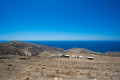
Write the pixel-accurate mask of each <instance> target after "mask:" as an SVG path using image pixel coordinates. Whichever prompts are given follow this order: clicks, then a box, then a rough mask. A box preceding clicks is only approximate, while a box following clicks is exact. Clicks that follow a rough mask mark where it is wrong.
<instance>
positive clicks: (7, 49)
mask: <svg viewBox="0 0 120 80" xmlns="http://www.w3.org/2000/svg"><path fill="white" fill-rule="evenodd" d="M45 51H51V52H53V51H54V52H63V51H64V49H61V48H55V47H49V46H45V45H41V44H33V43H27V42H20V41H11V42H5V43H0V54H18V55H29V56H32V55H38V54H40V53H42V52H45Z"/></svg>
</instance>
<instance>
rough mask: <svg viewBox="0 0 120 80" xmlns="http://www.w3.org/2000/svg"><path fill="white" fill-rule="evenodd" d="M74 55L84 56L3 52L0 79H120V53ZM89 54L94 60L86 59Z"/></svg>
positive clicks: (0, 63) (0, 61) (0, 60)
mask: <svg viewBox="0 0 120 80" xmlns="http://www.w3.org/2000/svg"><path fill="white" fill-rule="evenodd" d="M66 54H67V53H66ZM69 54H70V55H72V54H74V53H69ZM75 55H77V56H79V55H80V56H81V55H82V56H85V59H83V60H82V59H78V58H76V59H75V58H57V57H53V58H51V57H50V54H47V53H45V54H41V55H39V56H38V57H25V56H24V57H23V56H18V55H16V56H13V55H2V57H4V58H5V57H6V58H5V59H0V80H54V79H56V80H57V78H61V79H59V80H120V57H108V56H99V55H92V54H91V55H90V54H89V55H86V54H77V53H75ZM87 56H93V57H94V58H95V60H87V59H86V57H87Z"/></svg>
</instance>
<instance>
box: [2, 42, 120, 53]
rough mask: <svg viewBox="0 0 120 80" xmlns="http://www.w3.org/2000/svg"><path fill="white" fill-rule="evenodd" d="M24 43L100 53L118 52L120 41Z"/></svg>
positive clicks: (119, 50)
mask: <svg viewBox="0 0 120 80" xmlns="http://www.w3.org/2000/svg"><path fill="white" fill-rule="evenodd" d="M0 42H9V41H0ZM24 42H29V43H36V44H42V45H47V46H51V47H57V48H63V49H65V50H68V49H71V48H86V49H88V50H91V51H95V52H101V53H105V52H120V41H24Z"/></svg>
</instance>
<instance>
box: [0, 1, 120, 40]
mask: <svg viewBox="0 0 120 80" xmlns="http://www.w3.org/2000/svg"><path fill="white" fill-rule="evenodd" d="M0 40H120V1H119V0H0Z"/></svg>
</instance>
